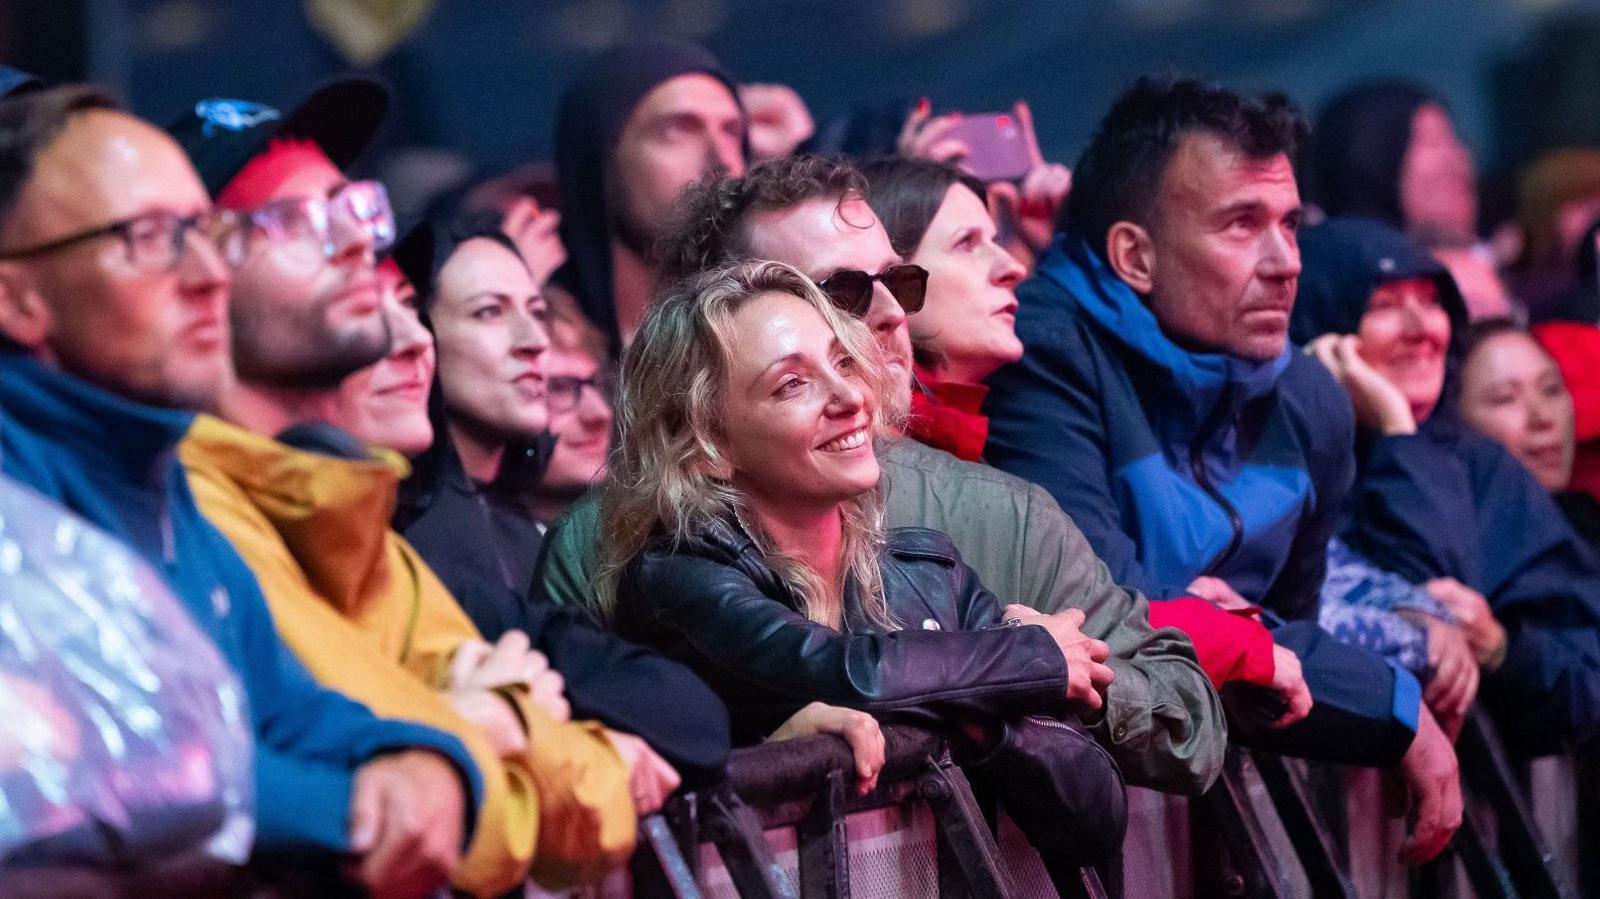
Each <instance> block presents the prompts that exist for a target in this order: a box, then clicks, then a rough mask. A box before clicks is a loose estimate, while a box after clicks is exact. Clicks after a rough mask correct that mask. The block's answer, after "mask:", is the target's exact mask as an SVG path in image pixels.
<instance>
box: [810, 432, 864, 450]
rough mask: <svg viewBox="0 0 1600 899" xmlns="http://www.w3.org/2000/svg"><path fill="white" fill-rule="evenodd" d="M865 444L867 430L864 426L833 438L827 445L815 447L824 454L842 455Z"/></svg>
mask: <svg viewBox="0 0 1600 899" xmlns="http://www.w3.org/2000/svg"><path fill="white" fill-rule="evenodd" d="M866 442H867V428H866V426H865V425H863V426H862V427H859V428H856V429H855V430H854V431H850V432H848V433H846V434H842V435H840V436H838V437H835V438H833V439H832V440H830V441H828V442H827V443H824V444H822V445H821V446H819V447H817V449H819V450H822V451H823V452H825V453H842V452H845V451H847V450H853V449H857V448H858V447H861V446H863V445H864V444H866Z"/></svg>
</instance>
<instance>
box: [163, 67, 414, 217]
mask: <svg viewBox="0 0 1600 899" xmlns="http://www.w3.org/2000/svg"><path fill="white" fill-rule="evenodd" d="M388 109H389V89H388V88H387V87H384V85H383V83H382V82H380V81H377V80H376V79H372V78H366V77H362V76H350V77H346V78H341V79H339V80H337V81H333V82H331V83H329V84H327V85H324V86H323V87H321V88H319V89H318V90H317V91H315V92H314V93H312V94H311V96H309V97H307V98H306V99H305V100H304V101H303V102H302V103H301V104H300V105H299V106H297V107H295V108H294V109H293V110H291V111H289V112H282V111H280V110H278V109H276V108H274V107H271V106H266V105H264V104H261V103H254V102H251V101H249V100H236V99H230V98H226V97H212V98H209V99H205V100H201V101H200V102H198V103H196V104H195V105H194V107H193V108H192V109H190V110H188V111H187V112H185V113H184V115H183V116H182V117H181V118H179V119H178V121H176V122H174V123H172V124H171V125H169V126H167V132H168V133H169V134H171V135H172V136H173V138H174V139H176V140H177V141H178V144H179V145H180V146H182V147H183V149H184V152H186V153H188V154H189V160H190V161H191V162H193V163H194V167H195V169H196V170H197V171H199V173H200V179H201V180H202V181H204V182H205V185H206V190H207V191H208V192H210V194H211V195H212V196H213V197H215V196H216V195H217V194H218V193H219V192H221V190H222V189H223V188H224V187H226V186H227V185H228V182H230V181H232V180H233V177H234V176H235V175H237V174H239V172H240V171H241V170H242V169H243V168H244V167H245V164H246V163H248V162H250V160H251V159H253V158H255V156H256V155H257V154H259V153H260V152H261V151H263V150H265V149H266V148H267V145H268V143H269V142H270V141H271V140H272V139H273V138H276V137H288V138H299V139H301V140H309V141H311V142H312V143H315V144H316V145H317V146H318V147H320V148H321V149H322V152H324V153H326V154H327V156H328V159H329V160H330V161H332V162H333V164H334V165H336V166H338V167H339V168H341V169H345V168H348V167H349V166H350V164H351V163H352V162H354V161H355V160H356V158H357V157H359V156H360V155H361V152H362V151H363V150H365V149H366V148H367V145H368V144H369V143H371V142H372V138H373V136H374V135H376V134H377V133H378V126H379V125H381V124H382V123H383V116H384V113H386V112H388Z"/></svg>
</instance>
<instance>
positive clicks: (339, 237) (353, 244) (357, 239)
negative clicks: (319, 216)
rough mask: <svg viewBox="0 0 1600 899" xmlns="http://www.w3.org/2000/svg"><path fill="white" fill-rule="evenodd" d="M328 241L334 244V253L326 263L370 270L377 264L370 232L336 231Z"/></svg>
mask: <svg viewBox="0 0 1600 899" xmlns="http://www.w3.org/2000/svg"><path fill="white" fill-rule="evenodd" d="M329 240H332V241H333V243H334V251H333V256H332V258H330V259H329V260H328V261H329V262H331V263H333V264H334V265H339V266H363V267H366V268H372V267H374V266H376V265H377V264H378V252H377V247H376V245H375V244H374V241H373V237H372V232H371V231H369V230H367V229H366V228H341V229H337V230H336V231H335V232H334V233H332V234H330V235H329Z"/></svg>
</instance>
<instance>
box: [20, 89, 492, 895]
mask: <svg viewBox="0 0 1600 899" xmlns="http://www.w3.org/2000/svg"><path fill="white" fill-rule="evenodd" d="M227 224H228V222H227V221H226V220H225V219H224V218H223V217H220V216H218V215H217V214H215V213H214V212H213V211H212V207H211V202H210V199H209V198H208V197H207V195H206V192H205V188H204V187H203V186H201V183H200V180H199V178H198V177H196V175H195V173H194V170H193V168H192V167H191V166H190V164H189V162H188V160H187V158H186V157H185V156H184V154H183V152H182V151H181V150H180V149H179V148H178V147H177V145H176V144H174V143H173V142H172V140H171V139H170V138H168V137H167V136H166V135H165V134H163V133H162V132H161V131H160V130H159V129H157V128H154V127H153V126H151V125H149V124H147V123H145V122H143V121H140V120H139V119H137V118H135V117H133V116H131V115H129V114H127V113H124V112H122V111H120V110H119V109H118V108H117V107H116V105H115V104H114V103H113V102H112V101H110V100H109V99H107V98H106V97H104V96H103V95H101V94H99V93H97V92H95V91H94V90H92V89H89V88H83V87H63V88H56V89H52V90H46V91H39V92H36V93H31V94H27V95H24V96H20V97H12V98H8V99H6V100H4V101H0V470H3V471H4V473H5V474H7V475H10V476H12V477H14V478H16V479H17V480H19V481H22V482H24V483H26V484H28V485H29V486H31V487H33V488H34V489H36V490H38V491H40V492H41V493H43V494H45V495H46V496H48V497H50V498H52V499H55V500H56V501H58V502H60V503H62V504H63V505H65V506H67V507H68V508H70V509H72V510H73V511H75V512H77V513H78V514H80V515H82V516H84V517H85V518H87V519H89V520H90V521H91V522H93V523H94V524H96V525H99V526H100V527H102V528H104V529H106V530H108V531H110V532H111V533H112V534H113V535H115V536H117V537H119V538H120V539H122V540H123V541H124V542H126V543H127V544H128V545H130V546H131V547H133V548H134V549H135V550H136V551H138V552H139V553H141V554H142V555H143V556H144V557H145V558H146V559H148V560H149V561H150V562H151V563H152V564H154V565H155V566H156V567H157V568H158V569H159V570H160V571H161V572H162V573H163V574H164V575H165V576H166V577H167V579H168V580H169V581H170V583H171V585H172V587H173V589H174V592H175V593H176V594H177V595H178V596H179V597H180V598H181V599H182V600H183V602H184V604H185V606H186V607H187V608H188V610H189V612H190V614H192V615H193V616H194V617H195V619H196V621H197V622H198V623H199V624H200V626H201V628H202V630H204V631H205V632H206V633H207V634H208V635H209V636H210V637H211V638H212V639H213V640H215V641H216V643H217V646H218V647H219V648H220V649H221V651H222V654H223V656H224V657H225V658H227V659H228V661H229V662H230V663H231V664H232V665H233V666H234V667H235V668H236V669H237V670H238V671H239V674H240V677H241V679H242V681H243V682H244V685H245V689H246V692H247V694H248V700H249V706H250V712H251V716H252V719H253V724H254V728H253V729H254V734H255V738H256V789H255V793H256V802H257V809H256V829H257V834H256V845H257V847H258V851H260V852H264V853H270V854H272V855H273V856H275V857H277V856H282V855H288V854H292V855H294V856H295V857H297V858H299V859H301V860H303V861H304V862H305V863H306V864H305V865H304V866H299V867H298V869H299V870H316V871H326V872H330V873H331V872H334V871H336V870H338V866H339V865H340V863H343V862H347V861H348V862H350V863H351V864H350V866H349V870H350V871H351V872H352V873H353V874H354V876H355V879H356V880H357V881H359V883H360V884H361V885H362V886H363V887H365V888H366V889H367V890H368V891H370V892H371V893H373V894H375V895H384V896H391V895H392V896H424V895H428V894H430V893H432V892H433V891H434V890H436V889H438V888H439V887H440V886H441V885H443V884H444V883H445V882H446V879H447V877H448V875H449V872H450V869H451V868H452V867H453V866H454V864H455V862H456V860H457V858H458V856H459V854H460V851H461V848H462V846H463V844H464V842H465V840H466V839H467V838H468V837H469V836H470V831H471V822H473V821H474V820H475V809H476V806H477V799H478V797H479V795H480V793H481V782H480V777H479V772H478V771H477V770H476V769H475V768H474V767H473V765H472V762H471V760H470V757H469V756H468V755H467V752H466V749H465V747H463V746H462V745H461V744H460V743H459V742H458V741H457V740H456V739H455V738H453V737H450V736H448V735H446V734H442V733H439V732H436V731H434V730H431V729H429V728H425V727H421V726H418V725H415V724H410V723H405V722H399V721H384V720H380V719H378V718H376V717H374V716H373V715H372V714H371V713H370V712H369V711H368V710H367V709H366V708H365V707H363V706H361V705H358V704H356V703H353V702H351V701H349V700H347V699H345V698H343V697H342V696H339V695H338V694H336V693H332V692H329V691H327V690H323V689H321V688H320V687H318V686H317V685H316V684H315V683H314V682H313V681H312V680H311V678H310V676H309V675H308V674H307V673H306V671H305V670H304V669H303V668H302V667H301V666H300V664H299V663H298V662H297V661H296V660H295V659H294V658H293V657H292V656H291V655H290V654H289V653H288V652H287V651H286V650H285V649H284V648H283V646H282V644H281V643H280V642H279V640H278V636H277V632H276V630H275V628H274V626H273V622H272V619H271V616H270V615H269V613H268V611H267V608H266V605H265V601H264V599H263V598H262V595H261V593H260V589H259V587H258V585H257V584H256V581H255V578H254V576H253V575H252V574H251V573H250V571H249V570H248V569H247V568H246V567H245V566H244V563H243V562H242V561H240V559H239V558H238V556H237V555H235V554H234V552H233V549H232V548H231V546H230V545H229V544H228V542H227V541H226V540H225V539H224V538H223V537H222V536H221V534H219V533H218V532H217V531H216V530H214V529H213V528H212V527H211V526H210V525H209V524H208V523H207V522H206V521H205V519H203V518H202V517H201V515H200V513H199V511H198V509H197V508H196V507H195V504H194V501H193V498H192V497H191V495H190V493H189V489H188V485H187V481H186V479H185V477H184V474H183V471H182V469H181V468H180V467H179V466H178V463H177V460H176V455H175V453H174V448H175V447H176V445H177V443H178V441H179V440H180V439H181V438H182V437H183V435H184V433H185V432H186V431H187V430H188V427H189V424H190V422H191V420H192V418H193V416H192V414H190V413H188V412H182V411H175V410H183V409H207V408H211V407H213V406H214V404H215V401H216V397H217V394H218V392H219V391H220V389H221V388H222V386H223V385H225V384H226V383H227V382H228V380H229V379H230V378H231V377H232V369H231V365H230V363H229V353H228V316H227V307H226V303H227V292H228V284H229V279H228V273H227V268H226V267H225V265H224V264H223V259H222V258H221V256H222V254H221V253H220V252H219V247H225V246H227V244H228V240H227V235H228V233H229V232H228V228H227ZM283 867H284V866H280V865H271V866H263V871H264V872H265V873H266V874H267V875H268V876H272V875H273V873H274V872H277V871H280V870H282V869H283ZM289 867H296V866H289Z"/></svg>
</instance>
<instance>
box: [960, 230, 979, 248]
mask: <svg viewBox="0 0 1600 899" xmlns="http://www.w3.org/2000/svg"><path fill="white" fill-rule="evenodd" d="M979 243H980V241H979V240H978V232H976V231H966V232H964V233H962V234H961V236H960V237H957V238H956V243H955V247H954V248H955V249H957V250H962V251H966V252H970V251H972V250H975V249H977V248H978V244H979Z"/></svg>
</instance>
